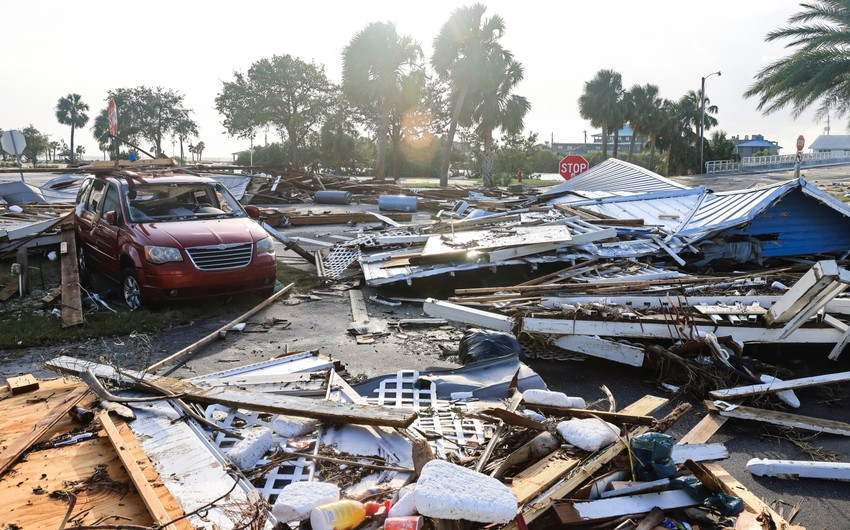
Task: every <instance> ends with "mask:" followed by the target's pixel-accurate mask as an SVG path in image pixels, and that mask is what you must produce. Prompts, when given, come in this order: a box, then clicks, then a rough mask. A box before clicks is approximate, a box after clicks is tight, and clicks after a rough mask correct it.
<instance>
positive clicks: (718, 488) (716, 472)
mask: <svg viewBox="0 0 850 530" xmlns="http://www.w3.org/2000/svg"><path fill="white" fill-rule="evenodd" d="M685 466H686V467H687V468H688V469H689V470H690V471H691V473H693V474H694V476H695V477H696V478H698V479H699V480H700V482H702V484H703V485H704V486H705V487H707V488H708V489H709V490H710V491H711V492H712V493H726V494H727V495H734V496H735V497H738V498H739V499H741V500H742V501H744V509H745V510H746V511H747V512H749V513H753V514H762V513H766V514H768V515H769V516H770V518H771V519H772V521H773V524H774V525H775V528H777V530H792V529H800V530H803V529H802V528H801V527H799V526H795V525H791V524H790V523H789V522H788V521H786V520H785V519H784V518H783V517H782V516H781V515H779V514H778V513H776V511H774V510H773V508H771V507H770V506H769V505H768V504H767V503H765V502H764V501H762V500H761V499H759V498H758V497H756V496H755V495H754V494H753V492H751V491H750V490H748V489H747V488H746V487H745V486H744V485H743V484H741V483H740V482H738V480H737V479H735V477H733V476H732V475H730V474H729V473H728V472H726V470H725V469H723V468H722V467H720V466H719V465H717V464H700V463H699V462H691V461H688V462H686V463H685Z"/></svg>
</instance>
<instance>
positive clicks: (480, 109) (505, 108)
mask: <svg viewBox="0 0 850 530" xmlns="http://www.w3.org/2000/svg"><path fill="white" fill-rule="evenodd" d="M507 59H508V61H509V62H508V63H507V64H505V63H504V62H503V61H504V60H505V56H504V55H502V56H497V57H493V61H492V62H491V63H490V64H488V65H487V69H488V71H487V72H485V76H484V79H485V81H486V84H485V85H484V86H482V87H481V90H480V93H477V94H475V100H474V101H476V102H477V104H476V105H475V107H473V108H472V113H471V118H472V121H473V122H474V123H476V124H477V128H476V131H477V132H478V134H479V135H480V136H481V139H482V141H483V142H484V167H483V171H482V175H483V178H484V186H485V187H488V188H490V187H492V186H493V155H494V152H495V142H494V141H493V131H494V130H495V129H497V128H498V129H501V130H502V131H504V132H506V133H507V134H519V133H520V132H522V129H523V120H524V119H525V115H526V114H527V113H528V110H529V109H530V108H531V105H530V104H529V102H528V100H527V99H526V98H525V97H523V96H518V95H516V94H513V89H514V87H516V85H518V84H519V82H520V81H522V78H523V69H522V65H521V64H520V63H518V62H516V61H514V60H513V59H512V58H510V57H508V58H507Z"/></svg>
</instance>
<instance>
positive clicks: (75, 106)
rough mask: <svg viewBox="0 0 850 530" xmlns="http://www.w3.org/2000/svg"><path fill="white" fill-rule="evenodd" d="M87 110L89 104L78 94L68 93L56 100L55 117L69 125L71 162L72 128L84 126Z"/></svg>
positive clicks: (72, 146) (86, 121) (86, 119)
mask: <svg viewBox="0 0 850 530" xmlns="http://www.w3.org/2000/svg"><path fill="white" fill-rule="evenodd" d="M87 110H89V106H88V104H86V103H84V102H83V98H82V96H80V95H79V94H68V95H67V96H65V97H64V98H59V101H57V102H56V119H57V120H58V121H59V123H61V124H62V125H70V126H71V163H72V164H73V163H74V130H75V129H77V128H78V127H85V125H86V123H88V121H89V116H88V114H86V111H87Z"/></svg>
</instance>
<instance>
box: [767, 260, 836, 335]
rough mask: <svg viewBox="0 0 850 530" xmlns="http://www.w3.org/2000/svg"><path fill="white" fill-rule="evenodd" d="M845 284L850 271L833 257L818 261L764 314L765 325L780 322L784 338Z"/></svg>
mask: <svg viewBox="0 0 850 530" xmlns="http://www.w3.org/2000/svg"><path fill="white" fill-rule="evenodd" d="M848 286H850V272H848V271H847V270H845V269H843V268H841V267H839V266H838V264H837V263H836V262H835V260H824V261H819V262H817V263H815V264H814V266H812V268H811V269H809V271H808V272H806V274H804V275H803V277H802V278H800V279H799V280H797V282H796V283H795V284H794V285H793V286H792V287H791V288H790V289H789V290H788V291H787V292H786V293H785V294H783V295H782V297H780V299H779V300H777V302H776V303H775V304H774V305H773V307H771V308H770V310H769V311H768V312H767V314H766V315H765V316H764V318H765V320H766V321H767V323H768V325H769V326H772V327H773V326H779V325H784V327H783V328H782V331H783V334H782V338H784V337H786V336H787V335H790V334H791V333H793V332H794V330H796V329H797V328H799V327H800V326H802V325H803V324H804V323H805V322H806V321H807V320H808V319H809V318H811V317H812V316H814V314H815V313H817V312H818V311H820V310H821V309H822V308H823V307H824V306H826V305H827V304H828V303H829V302H830V300H832V299H833V298H835V297H836V296H838V295H839V294H840V293H841V292H843V291H844V290H845V289H847V287H848Z"/></svg>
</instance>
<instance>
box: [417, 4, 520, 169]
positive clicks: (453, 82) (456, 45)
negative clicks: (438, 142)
mask: <svg viewBox="0 0 850 530" xmlns="http://www.w3.org/2000/svg"><path fill="white" fill-rule="evenodd" d="M486 10H487V8H486V6H484V4H480V3H476V4H473V5H472V6H464V7H459V8H457V9H455V10H454V11H453V12H452V14H451V15H450V16H449V19H448V20H447V21H446V22H445V23H444V24H443V26H442V27H441V28H440V32H439V33H438V34H437V36H436V37H435V38H434V53H433V55H432V56H431V66H432V67H433V68H434V71H435V72H436V73H437V75H438V76H439V77H440V79H442V80H444V81H447V82H449V83H450V87H451V90H450V93H451V98H452V106H453V110H452V114H451V119H450V121H449V128H448V131H447V133H446V146H445V153H444V155H443V163H442V165H441V167H440V185H441V186H448V178H449V164H450V162H451V156H452V147H453V144H454V137H455V134H456V133H457V127H458V122H459V120H460V117H461V113H462V112H463V111H464V110H465V106H466V105H467V103H468V98H469V97H470V95H471V94H474V93H475V92H476V91H478V90H480V89H481V87H482V85H483V84H484V83H483V76H484V75H486V74H487V73H488V72H490V71H492V70H491V69H490V68H488V67H487V65H490V64H493V62H494V59H495V58H498V57H501V58H502V61H503V64H505V65H507V64H509V63H510V62H511V61H510V59H511V57H510V54H509V53H508V52H507V51H506V50H505V49H504V48H503V47H502V45H501V44H500V42H499V40H500V39H501V37H502V34H503V33H504V31H505V23H504V20H503V19H502V17H500V16H498V15H493V16H492V17H490V18H489V19H487V18H484V12H485V11H486Z"/></svg>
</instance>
